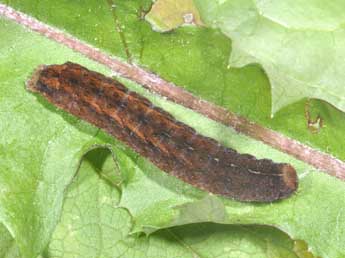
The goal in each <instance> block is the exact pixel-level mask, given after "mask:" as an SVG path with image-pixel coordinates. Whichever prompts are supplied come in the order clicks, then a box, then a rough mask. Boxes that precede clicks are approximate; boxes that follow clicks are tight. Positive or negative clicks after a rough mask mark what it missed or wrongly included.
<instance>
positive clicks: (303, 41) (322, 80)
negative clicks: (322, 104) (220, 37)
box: [195, 0, 345, 113]
mask: <svg viewBox="0 0 345 258" xmlns="http://www.w3.org/2000/svg"><path fill="white" fill-rule="evenodd" d="M195 3H196V5H197V7H198V9H199V10H200V13H201V16H202V18H203V21H204V22H205V23H206V24H208V25H209V26H212V27H214V28H219V29H220V30H221V31H222V32H223V33H224V34H225V35H227V36H228V37H230V38H231V39H232V41H233V44H232V52H231V56H230V65H231V66H235V67H242V66H244V65H247V64H250V63H260V64H261V65H262V66H263V68H264V69H265V72H266V73H267V75H268V77H269V80H270V83H271V86H272V112H273V113H275V112H276V111H277V110H279V109H280V108H282V107H284V106H286V105H288V104H291V103H293V102H295V101H297V100H300V99H302V98H304V97H309V98H318V99H322V100H325V101H327V102H329V103H331V104H332V105H334V106H335V107H337V108H339V109H340V110H342V111H345V94H344V88H345V86H344V80H345V73H344V71H345V66H344V62H343V60H344V58H345V50H344V47H343V46H344V43H345V31H344V21H345V15H344V12H343V11H342V10H343V9H344V8H345V4H344V2H343V1H332V2H327V3H325V1H322V0H308V1H305V0H298V1H296V0H289V1H258V0H254V1H253V0H225V1H212V0H196V1H195Z"/></svg>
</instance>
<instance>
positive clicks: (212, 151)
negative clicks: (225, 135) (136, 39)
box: [27, 62, 297, 202]
mask: <svg viewBox="0 0 345 258" xmlns="http://www.w3.org/2000/svg"><path fill="white" fill-rule="evenodd" d="M27 88H28V89H29V90H30V91H33V92H38V93H40V94H41V95H43V96H44V97H45V98H46V99H47V100H48V101H49V102H51V103H52V104H54V105H56V106H57V107H59V108H61V109H63V110H65V111H67V112H69V113H71V114H73V115H75V116H77V117H80V118H82V119H84V120H86V121H88V122H90V123H91V124H94V125H96V126H97V127H99V128H101V129H103V130H104V131H106V132H107V133H109V134H111V135H112V136H114V137H116V138H117V139H119V140H121V141H123V142H124V143H126V144H127V145H128V146H130V147H131V148H133V149H134V150H135V151H136V152H138V153H139V154H141V155H142V156H144V157H146V158H147V159H149V160H150V161H151V162H153V163H154V164H155V165H156V166H157V167H159V168H160V169H162V170H164V171H166V172H167V173H168V174H170V175H173V176H176V177H177V178H179V179H181V180H183V181H185V182H187V183H189V184H191V185H193V186H196V187H198V188H201V189H204V190H206V191H209V192H211V193H215V194H219V195H223V196H226V197H230V198H233V199H236V200H240V201H256V202H271V201H274V200H278V199H283V198H286V197H288V196H290V195H291V194H292V193H293V192H294V191H295V190H296V189H297V175H296V171H295V169H294V168H293V167H292V166H291V165H289V164H285V163H274V162H273V161H271V160H268V159H261V160H258V159H256V158H255V157H253V156H251V155H247V154H239V153H237V152H236V151H235V150H233V149H231V148H227V147H225V146H222V145H221V144H219V143H218V142H217V141H215V140H213V139H211V138H208V137H205V136H202V135H200V134H198V133H197V132H196V131H195V130H194V129H192V128H191V127H189V126H187V125H185V124H183V123H181V122H179V121H176V120H175V119H174V117H172V116H171V115H170V114H169V113H167V112H165V111H164V110H162V109H161V108H158V107H155V106H154V105H153V104H152V103H151V102H150V101H149V100H148V99H146V98H144V97H142V96H140V95H138V94H137V93H135V92H132V91H130V90H128V89H127V88H126V87H125V86H124V85H122V84H121V83H120V82H118V81H116V80H113V79H111V78H108V77H106V76H104V75H102V74H100V73H97V72H93V71H90V70H88V69H86V68H85V67H82V66H80V65H78V64H74V63H70V62H67V63H65V64H63V65H48V66H45V65H43V66H39V67H38V68H37V70H36V71H35V72H34V74H33V76H32V78H31V79H30V80H29V81H28V83H27Z"/></svg>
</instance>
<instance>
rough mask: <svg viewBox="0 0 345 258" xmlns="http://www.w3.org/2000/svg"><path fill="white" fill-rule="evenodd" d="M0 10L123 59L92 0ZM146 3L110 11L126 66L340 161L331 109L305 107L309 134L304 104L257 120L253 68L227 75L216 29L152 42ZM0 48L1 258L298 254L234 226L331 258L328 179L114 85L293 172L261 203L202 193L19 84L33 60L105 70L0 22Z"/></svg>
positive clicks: (334, 252) (262, 99) (338, 241)
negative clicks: (279, 192)
mask: <svg viewBox="0 0 345 258" xmlns="http://www.w3.org/2000/svg"><path fill="white" fill-rule="evenodd" d="M3 2H5V3H7V4H9V5H11V6H13V7H14V8H17V9H18V10H21V11H23V12H25V13H27V14H30V15H32V16H34V17H36V18H38V19H39V20H41V21H43V22H46V23H48V24H50V25H53V26H56V27H58V28H61V29H63V30H65V31H67V32H69V33H71V34H73V35H74V36H76V37H78V38H80V39H81V40H84V41H86V42H88V43H90V44H92V45H94V46H95V47H98V48H100V49H102V50H103V51H106V52H108V53H110V54H112V55H114V56H117V57H120V58H123V59H125V58H126V55H125V52H124V50H123V45H122V44H121V41H120V38H119V35H118V34H117V33H116V31H115V27H114V20H113V16H112V14H111V10H110V6H109V5H108V4H107V2H106V1H104V2H101V3H100V2H99V1H87V2H86V1H85V2H84V1H73V2H71V1H55V2H53V1H47V0H46V1H28V0H26V1H3ZM150 6H151V1H139V0H138V1H136V0H132V1H118V2H116V12H117V15H118V17H119V20H120V21H121V23H122V26H123V30H124V32H125V35H126V40H127V42H128V46H129V50H130V52H131V53H132V56H133V59H134V62H136V63H138V64H140V65H142V66H144V67H146V68H147V69H150V70H152V71H154V72H156V73H157V74H159V75H160V76H162V77H163V78H165V79H167V80H169V81H172V82H174V83H176V84H177V85H182V86H183V87H185V88H186V89H187V90H189V91H191V92H193V93H194V94H195V95H198V96H201V97H202V98H205V99H208V100H209V101H212V102H214V103H216V104H218V105H221V106H224V107H226V108H229V109H230V110H232V111H234V112H236V113H238V114H240V115H243V116H246V117H247V118H249V119H251V120H253V121H256V122H259V123H260V124H262V125H264V126H267V127H269V128H272V129H274V130H277V131H280V132H282V133H283V134H285V135H287V136H290V137H293V138H295V139H297V140H299V141H301V142H304V143H307V144H309V145H311V146H313V147H315V148H318V149H321V150H323V151H325V152H329V153H331V154H333V155H334V156H337V157H339V158H342V159H344V156H345V151H344V144H343V141H344V139H343V137H341V135H342V132H343V130H344V126H345V122H344V121H345V119H344V114H343V113H341V112H339V111H337V110H336V109H334V108H333V107H332V106H330V105H329V104H326V103H324V102H320V101H313V105H312V112H313V115H315V114H318V113H320V115H321V116H322V118H323V119H324V124H325V126H324V127H323V128H322V129H321V131H320V133H319V134H316V135H315V134H311V133H310V132H309V131H308V130H307V129H306V125H305V124H306V121H305V118H304V101H300V102H297V103H294V104H291V105H289V106H287V107H286V108H283V109H282V110H281V111H279V112H278V113H277V114H276V116H275V117H274V118H273V119H271V118H270V110H271V106H270V95H271V93H270V86H269V83H268V80H267V78H266V76H265V73H264V72H263V70H262V69H261V68H260V67H259V66H256V65H250V66H246V67H244V68H241V69H237V68H236V69H235V68H231V69H228V68H227V64H228V57H229V55H230V53H231V42H230V40H229V39H228V38H226V37H225V36H223V35H222V34H221V33H220V32H219V31H218V30H214V29H208V28H196V27H190V26H189V27H181V28H179V29H177V30H175V31H173V32H169V33H165V34H162V33H157V32H154V31H152V29H151V27H150V25H149V24H148V23H147V22H145V21H144V20H143V19H141V15H140V14H141V11H142V10H144V11H145V10H148V9H149V8H150ZM0 49H1V52H0V66H1V70H0V85H1V86H0V130H1V132H2V133H1V135H0V161H1V163H0V220H1V222H2V223H3V225H4V226H3V227H1V228H0V231H1V236H0V247H1V248H0V255H2V256H3V257H17V256H18V250H19V251H20V253H21V255H22V257H27V258H31V257H35V256H36V255H38V254H41V255H42V256H43V257H84V256H85V257H119V256H121V255H122V256H123V257H195V256H196V257H213V256H217V257H307V255H310V254H307V253H304V252H303V250H302V251H297V249H296V247H295V248H294V245H293V241H292V240H291V239H289V238H288V237H287V236H286V235H285V234H284V233H282V232H281V231H278V230H277V229H274V228H271V227H267V226H266V227H265V226H243V225H244V224H264V225H273V226H275V227H277V228H279V229H281V230H283V231H285V232H286V233H288V234H289V235H290V236H291V237H292V238H293V239H302V240H305V241H306V242H307V243H308V245H309V247H310V248H311V249H312V251H313V252H314V253H315V254H316V255H320V256H322V257H342V256H343V255H344V251H343V243H344V242H345V239H344V238H345V232H344V229H345V225H344V224H345V217H344V212H343V207H342V205H339V204H341V203H344V198H345V189H344V185H343V183H342V182H340V181H339V180H337V179H335V178H332V177H330V176H328V175H326V174H324V173H320V172H319V171H315V170H314V169H312V168H310V167H309V166H307V165H306V164H303V163H301V162H299V161H296V160H294V159H293V158H291V157H289V156H287V155H285V154H283V153H280V152H278V151H276V150H273V149H272V148H269V147H267V146H265V145H263V144H262V143H260V142H257V141H254V140H252V139H249V138H247V137H244V136H242V135H238V134H236V133H235V132H234V131H233V130H231V129H230V128H226V127H224V126H222V125H220V124H217V123H215V122H213V121H210V120H208V119H206V118H205V117H202V116H200V115H198V114H196V113H194V112H192V111H190V110H187V109H185V108H183V107H181V106H178V105H175V104H173V103H170V102H167V101H166V100H164V99H161V98H159V97H158V96H155V95H152V94H150V93H148V92H147V91H145V90H143V89H142V88H141V87H140V86H138V85H135V84H133V83H131V82H128V81H125V80H124V82H125V83H126V85H127V86H128V87H130V88H132V89H133V90H136V91H138V92H140V93H141V94H143V95H145V96H147V97H148V98H150V99H151V100H152V101H153V102H154V103H155V104H157V105H159V106H161V107H163V108H164V109H166V110H168V111H169V112H171V113H172V114H173V115H174V116H175V117H176V118H177V119H179V120H181V121H183V122H185V123H188V124H189V125H191V126H193V127H194V128H196V130H197V131H199V132H201V133H202V134H204V135H208V136H211V137H213V138H215V139H217V140H219V141H221V142H222V143H223V144H225V145H227V146H230V147H234V148H236V149H238V150H239V151H240V152H247V153H251V154H254V155H255V156H258V157H268V158H272V159H273V160H276V161H283V162H290V163H292V164H293V165H294V166H295V167H296V168H297V170H298V173H299V176H300V188H299V191H298V193H297V194H296V195H295V196H293V197H292V198H289V199H287V200H285V201H282V202H277V203H274V204H246V203H239V202H235V201H232V200H227V199H224V198H221V197H217V196H212V195H208V194H207V193H205V192H202V191H200V190H197V189H195V188H193V187H191V186H189V185H186V184H184V183H182V182H180V181H179V180H177V179H175V178H172V177H170V176H168V175H166V174H165V173H163V172H162V171H159V170H158V169H157V168H155V167H153V166H152V164H150V163H149V162H148V161H146V160H145V159H143V158H142V157H139V156H137V155H136V154H135V153H133V152H132V151H131V150H130V149H128V148H126V147H125V146H124V145H123V144H120V143H119V142H117V141H116V139H112V138H110V137H109V136H107V135H106V134H104V133H103V132H101V131H99V130H98V129H97V128H94V127H93V126H91V125H89V124H87V123H85V122H82V121H80V120H78V119H76V118H75V117H72V116H70V115H69V114H66V113H65V112H62V111H59V110H57V109H56V108H55V107H53V106H52V105H50V104H49V103H47V102H46V101H44V100H43V99H42V98H40V97H38V96H35V95H33V94H31V93H28V92H27V91H26V90H25V87H24V82H25V80H26V79H27V78H28V77H29V76H30V74H31V73H32V71H33V69H34V68H35V67H36V66H37V65H39V64H42V63H63V62H65V61H67V60H70V61H74V62H79V63H81V64H83V65H85V66H87V67H88V68H90V69H93V70H97V71H100V72H102V73H105V74H108V75H109V74H111V72H110V71H109V70H108V69H106V68H105V67H103V66H101V65H98V64H96V63H94V62H91V61H90V60H88V59H86V58H84V57H82V56H80V55H79V54H77V53H74V52H72V51H71V50H69V49H67V48H65V47H63V46H61V45H58V44H56V43H54V42H51V41H50V40H48V39H46V38H43V37H42V36H39V35H37V34H36V33H33V32H30V31H28V30H26V29H23V28H21V27H20V26H19V25H16V24H14V23H13V22H10V21H7V20H5V19H0ZM42 50H44V51H42ZM99 146H103V147H106V148H107V149H108V150H110V151H111V154H110V153H109V151H104V149H96V150H93V151H92V152H90V153H89V154H88V155H87V156H86V158H85V159H83V161H82V163H81V165H80V162H81V160H82V157H84V155H85V153H88V152H89V151H90V150H92V149H95V148H97V147H99ZM64 198H65V199H64ZM205 222H217V223H222V224H208V223H205ZM193 223H198V224H193ZM224 224H231V225H224ZM234 224H240V225H241V226H236V225H234ZM171 226H177V227H173V228H171ZM159 229H160V230H159ZM157 230H159V231H157ZM154 231H157V232H155V233H153V234H150V235H149V236H146V235H144V234H142V233H141V232H145V233H152V232H154ZM320 232H322V234H321V233H320ZM51 236H52V238H51ZM3 250H4V251H3ZM1 252H2V253H1ZM255 255H256V256H255Z"/></svg>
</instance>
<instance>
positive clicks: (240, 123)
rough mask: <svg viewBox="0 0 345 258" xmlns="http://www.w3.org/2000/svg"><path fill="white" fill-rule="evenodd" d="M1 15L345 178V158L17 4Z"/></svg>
mask: <svg viewBox="0 0 345 258" xmlns="http://www.w3.org/2000/svg"><path fill="white" fill-rule="evenodd" d="M0 15H1V16H3V17H7V18H8V19H11V20H13V21H15V22H17V23H18V24H21V25H23V26H25V27H27V28H29V29H31V30H33V31H36V32H38V33H40V34H42V35H44V36H46V37H48V38H50V39H52V40H54V41H56V42H59V43H61V44H63V45H65V46H67V47H69V48H71V49H73V50H75V51H77V52H80V53H82V54H83V55H85V56H87V57H89V58H90V59H93V60H95V61H97V62H99V63H101V64H103V65H105V66H107V67H109V68H110V69H112V70H113V71H114V72H116V73H118V74H119V75H121V76H123V77H126V78H128V79H130V80H132V81H135V82H136V83H138V84H141V85H143V86H144V87H146V88H147V89H149V90H151V91H153V92H156V93H158V94H160V95H161V96H165V97H167V98H168V99H169V100H172V101H174V102H176V103H178V104H181V105H183V106H185V107H188V108H190V109H193V110H195V111H196V112H199V113H200V114H203V115H205V116H207V117H209V118H211V119H213V120H215V121H217V122H220V123H222V124H224V125H227V126H231V127H233V128H235V130H236V131H238V132H240V133H243V134H245V135H248V136H250V137H252V138H254V139H257V140H260V141H262V142H264V143H266V144H268V145H270V146H272V147H274V148H276V149H278V150H280V151H283V152H285V153H287V154H289V155H291V156H294V157H295V158H297V159H299V160H302V161H304V162H306V163H308V164H310V165H312V166H314V167H315V168H317V169H320V170H322V171H325V172H326V173H328V174H329V175H332V176H335V177H337V178H340V179H342V180H345V162H344V161H341V160H339V159H337V158H335V157H333V156H331V155H330V154H327V153H323V152H320V151H318V150H315V149H313V148H311V147H309V146H307V145H304V144H302V143H300V142H298V141H296V140H293V139H291V138H288V137H286V136H284V135H282V134H280V133H278V132H275V131H272V130H270V129H268V128H265V127H263V126H261V125H259V124H257V123H253V122H251V121H249V120H247V119H246V118H244V117H241V116H238V115H236V114H234V113H232V112H230V111H228V110H226V109H224V108H222V107H219V106H216V105H214V104H212V103H210V102H207V101H205V100H202V99H200V98H198V97H196V96H193V95H192V94H191V93H189V92H188V91H186V90H184V89H182V88H180V87H177V86H175V85H174V84H173V83H171V82H167V81H165V80H163V79H162V78H160V77H158V76H157V75H155V74H153V73H151V72H149V71H146V70H144V69H142V68H140V67H138V66H136V65H135V64H127V63H124V62H121V61H119V60H118V59H116V58H114V57H111V56H109V55H108V54H106V53H103V52H101V51H100V50H98V49H96V48H95V47H93V46H90V45H88V44H86V43H85V42H82V41H80V40H78V39H76V38H74V37H73V36H71V35H69V34H67V33H64V32H62V31H60V30H58V29H56V28H53V27H51V26H48V25H46V24H44V23H42V22H40V21H38V20H37V19H35V18H33V17H30V16H28V15H26V14H24V13H22V12H19V11H16V10H14V9H13V8H11V7H9V6H6V5H3V4H0Z"/></svg>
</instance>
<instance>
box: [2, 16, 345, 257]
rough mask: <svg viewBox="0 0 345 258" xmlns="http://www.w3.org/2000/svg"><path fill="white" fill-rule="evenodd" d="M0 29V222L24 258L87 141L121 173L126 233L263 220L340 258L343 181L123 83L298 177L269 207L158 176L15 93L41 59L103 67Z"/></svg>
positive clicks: (48, 225) (44, 232)
mask: <svg viewBox="0 0 345 258" xmlns="http://www.w3.org/2000/svg"><path fill="white" fill-rule="evenodd" d="M0 29H1V35H3V36H4V37H3V38H2V41H1V44H2V45H1V47H2V50H3V51H2V58H1V67H3V68H2V70H1V71H2V73H1V87H0V96H1V102H0V110H1V112H0V115H1V119H0V121H1V132H2V134H1V137H0V146H1V148H2V150H1V162H2V163H1V173H0V176H1V177H0V184H1V196H0V219H1V221H2V222H3V223H4V225H5V226H6V227H7V228H8V230H9V231H10V232H11V234H12V235H13V237H14V238H15V241H16V243H17V244H18V246H19V249H20V251H21V253H22V255H23V257H28V258H29V257H30V258H31V257H34V256H35V255H37V254H38V253H39V252H41V251H42V250H43V248H44V247H45V246H46V244H48V242H49V239H50V236H51V234H52V233H53V231H54V228H55V225H56V224H57V222H58V220H59V219H60V212H61V207H62V201H63V197H64V191H65V190H66V187H67V186H68V185H69V184H70V182H71V180H72V178H73V176H74V175H75V173H76V171H77V168H78V165H79V162H80V159H81V157H82V155H83V154H84V153H85V152H86V151H87V150H89V149H90V148H93V146H95V144H97V145H100V144H103V145H104V144H105V143H106V144H107V146H108V148H110V149H111V150H112V152H113V153H114V156H115V157H116V158H117V160H118V165H119V169H120V171H121V173H122V174H123V175H124V183H123V184H122V185H121V190H122V193H121V199H120V200H119V204H120V206H121V207H123V208H126V209H127V211H128V212H129V213H130V215H131V216H132V218H133V221H134V223H135V224H134V227H133V229H132V232H138V231H144V232H152V231H155V230H157V229H160V228H166V227H170V226H174V225H182V224H186V223H195V222H205V221H207V222H221V223H227V224H253V223H255V224H267V225H274V226H276V227H279V228H280V229H282V230H283V231H285V232H287V233H288V234H289V235H290V236H292V237H293V238H295V239H303V240H306V241H307V242H308V244H309V245H310V247H311V248H312V250H313V251H314V252H315V253H316V254H321V255H325V256H327V255H328V256H330V257H341V256H342V255H343V254H344V253H343V249H342V246H343V245H342V243H343V242H344V237H345V234H344V228H345V227H344V224H345V218H344V213H343V212H342V209H343V207H342V206H341V205H338V204H339V203H342V202H344V198H345V189H344V187H343V183H341V182H339V181H338V180H336V179H335V178H332V177H330V176H327V175H326V174H322V173H319V172H317V171H315V170H313V169H311V168H310V167H308V166H306V165H305V164H302V163H301V162H298V161H296V160H294V159H292V158H291V157H289V156H287V155H285V154H283V153H280V152H278V151H276V150H273V149H272V148H269V147H267V146H265V145H264V144H262V143H260V142H257V141H254V140H252V139H249V138H247V137H244V136H241V135H238V134H237V133H235V132H234V131H233V130H231V129H230V128H227V127H224V126H222V125H220V124H217V123H215V122H214V121H211V120H209V119H207V118H205V117H202V116H201V115H199V114H197V113H194V112H192V111H191V110H188V109H186V108H183V107H181V106H178V105H176V104H173V103H170V102H167V101H166V100H164V99H162V98H159V97H158V96H155V95H151V94H149V93H148V92H147V91H146V90H143V89H142V88H141V87H139V86H138V85H134V84H133V83H130V82H127V81H125V82H126V84H127V85H128V86H129V87H130V88H131V89H133V90H136V91H138V92H139V93H141V94H143V95H145V96H147V97H148V98H150V99H151V100H152V101H153V102H154V103H155V104H156V105H158V106H161V107H163V108H164V109H166V110H168V111H169V112H171V113H172V114H173V115H174V116H175V117H176V118H177V119H179V120H181V121H184V122H186V123H188V124H190V125H191V126H193V127H194V128H196V130H197V131H199V132H200V133H202V134H204V135H207V136H210V137H213V138H215V139H217V140H219V141H221V142H222V143H224V144H225V145H227V146H231V147H234V148H236V149H238V150H239V151H240V152H247V153H252V154H255V155H256V156H258V157H268V158H272V159H274V160H276V161H283V162H291V163H292V164H293V165H294V166H295V167H296V168H297V170H298V173H299V174H300V188H299V191H298V193H297V194H296V195H294V196H293V197H292V198H289V199H287V200H284V201H281V202H276V203H273V204H249V203H240V202H236V201H232V200H228V199H224V198H221V197H217V196H213V195H209V194H207V193H206V192H203V191H200V190H197V189H195V188H193V187H191V186H190V185H187V184H185V183H183V182H181V181H179V180H177V179H176V178H173V177H171V176H168V175H167V174H165V173H163V172H162V171H160V170H158V169H157V168H155V167H154V166H153V165H152V164H151V163H150V162H148V161H147V160H145V159H144V158H143V157H139V156H137V155H135V154H134V153H133V152H132V151H131V150H129V149H127V148H125V147H124V146H123V145H122V144H119V143H117V142H116V140H115V139H112V138H110V137H108V136H106V135H105V134H104V133H102V132H100V131H99V130H98V129H96V128H94V127H92V126H90V125H88V124H86V123H84V122H82V121H80V120H78V119H77V118H74V117H72V116H70V115H68V114H66V113H64V112H62V111H59V110H57V109H56V108H55V107H53V106H52V105H50V104H49V103H47V102H46V101H45V100H44V99H42V98H41V97H37V96H34V95H33V94H31V93H29V92H27V91H26V90H25V87H24V81H25V80H26V79H27V78H28V77H29V76H30V73H31V72H32V71H33V69H34V68H35V67H36V66H37V65H38V64H40V63H61V62H64V61H66V59H67V58H68V60H72V61H74V62H79V63H82V64H84V65H86V66H88V67H89V68H91V69H95V70H98V71H101V72H103V73H109V71H108V70H107V69H104V67H101V66H99V65H96V64H95V63H92V62H90V61H89V60H87V59H85V58H82V57H81V56H79V55H78V54H76V53H73V52H72V51H71V50H69V49H67V48H65V47H62V46H59V45H57V44H56V43H53V42H51V41H50V40H48V39H44V38H43V37H40V36H38V35H36V34H32V33H30V32H28V31H26V30H24V29H22V28H21V27H20V26H18V25H14V24H13V23H12V22H8V21H5V20H1V26H0ZM33 46H34V47H33ZM42 49H44V50H45V51H42ZM115 172H116V171H115ZM115 179H116V178H115ZM115 194H116V193H115ZM81 198H83V197H82V196H81ZM86 205H87V204H86ZM330 207H331V208H330ZM215 208H216V209H215ZM197 211H200V212H197ZM71 212H72V211H71ZM104 212H106V211H104ZM67 214H68V211H67ZM319 232H323V234H322V235H320V234H319ZM175 244H176V243H175Z"/></svg>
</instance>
